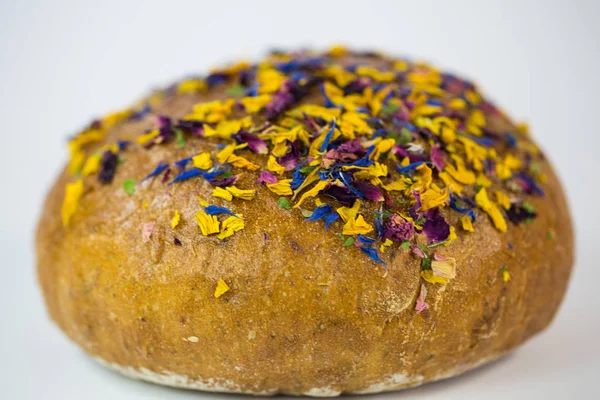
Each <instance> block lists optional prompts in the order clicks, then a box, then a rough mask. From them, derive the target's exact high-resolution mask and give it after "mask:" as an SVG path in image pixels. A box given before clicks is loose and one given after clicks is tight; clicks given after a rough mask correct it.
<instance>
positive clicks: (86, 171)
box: [81, 153, 102, 176]
mask: <svg viewBox="0 0 600 400" xmlns="http://www.w3.org/2000/svg"><path fill="white" fill-rule="evenodd" d="M101 160H102V154H101V153H96V154H93V155H91V156H89V157H88V159H87V161H86V162H85V164H84V165H83V170H82V171H81V173H82V174H83V176H90V175H92V174H95V173H96V172H98V171H99V170H100V161H101Z"/></svg>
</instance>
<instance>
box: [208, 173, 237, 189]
mask: <svg viewBox="0 0 600 400" xmlns="http://www.w3.org/2000/svg"><path fill="white" fill-rule="evenodd" d="M236 180H237V175H231V176H228V177H227V178H213V179H211V180H209V181H208V183H210V184H211V185H212V186H218V187H227V186H231V185H233V184H234V183H235V181H236Z"/></svg>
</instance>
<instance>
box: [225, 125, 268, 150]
mask: <svg viewBox="0 0 600 400" xmlns="http://www.w3.org/2000/svg"><path fill="white" fill-rule="evenodd" d="M232 137H233V138H234V139H235V140H236V141H237V142H238V143H248V148H250V150H252V151H253V152H255V153H258V154H267V153H268V152H269V149H268V148H267V143H266V142H265V141H264V140H262V139H260V138H259V137H258V136H256V135H253V134H251V133H248V132H246V131H244V130H240V131H239V132H238V133H236V134H235V135H233V136H232Z"/></svg>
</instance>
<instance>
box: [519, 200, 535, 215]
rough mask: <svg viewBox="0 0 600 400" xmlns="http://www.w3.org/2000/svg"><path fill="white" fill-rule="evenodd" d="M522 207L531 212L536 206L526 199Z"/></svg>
mask: <svg viewBox="0 0 600 400" xmlns="http://www.w3.org/2000/svg"><path fill="white" fill-rule="evenodd" d="M521 207H523V208H524V209H525V211H527V212H530V213H534V212H535V207H534V206H533V205H532V204H531V203H528V202H526V201H524V202H523V203H521Z"/></svg>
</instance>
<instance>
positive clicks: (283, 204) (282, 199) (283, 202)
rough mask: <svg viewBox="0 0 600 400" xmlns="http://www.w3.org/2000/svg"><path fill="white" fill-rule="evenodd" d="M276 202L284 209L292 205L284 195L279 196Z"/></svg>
mask: <svg viewBox="0 0 600 400" xmlns="http://www.w3.org/2000/svg"><path fill="white" fill-rule="evenodd" d="M277 204H279V207H281V208H283V209H285V210H289V209H290V208H292V205H291V204H290V202H289V201H288V199H286V198H285V197H280V198H279V200H277Z"/></svg>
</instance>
